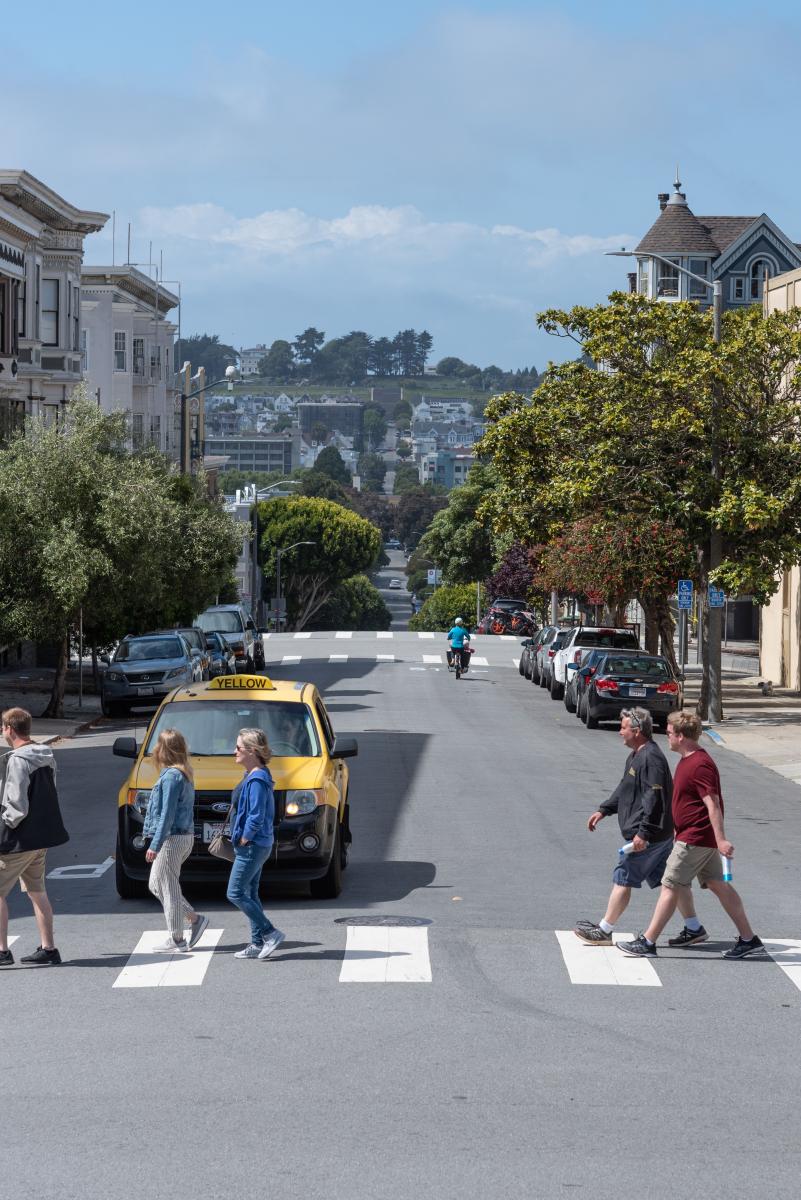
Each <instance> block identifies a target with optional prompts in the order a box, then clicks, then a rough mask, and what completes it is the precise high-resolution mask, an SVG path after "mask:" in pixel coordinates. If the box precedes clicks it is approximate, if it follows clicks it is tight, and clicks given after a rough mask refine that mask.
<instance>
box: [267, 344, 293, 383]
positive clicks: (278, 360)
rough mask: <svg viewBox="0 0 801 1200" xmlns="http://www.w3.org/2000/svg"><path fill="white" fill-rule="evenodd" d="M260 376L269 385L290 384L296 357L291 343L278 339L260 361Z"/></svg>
mask: <svg viewBox="0 0 801 1200" xmlns="http://www.w3.org/2000/svg"><path fill="white" fill-rule="evenodd" d="M258 369H259V374H260V375H261V376H262V378H264V379H266V380H267V381H268V382H269V383H289V382H290V380H291V379H292V377H293V375H294V372H295V357H294V355H293V353H292V347H291V345H290V344H289V342H287V341H284V340H283V339H281V338H278V339H277V340H276V341H274V342H273V344H272V346H270V349H269V350H268V351H267V353H266V354H265V356H264V358H261V359H259V363H258Z"/></svg>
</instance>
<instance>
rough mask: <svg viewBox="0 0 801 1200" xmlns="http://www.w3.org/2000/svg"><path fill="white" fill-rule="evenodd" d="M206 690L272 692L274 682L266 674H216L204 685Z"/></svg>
mask: <svg viewBox="0 0 801 1200" xmlns="http://www.w3.org/2000/svg"><path fill="white" fill-rule="evenodd" d="M206 691H207V692H274V691H275V684H274V683H273V681H272V679H268V678H267V676H266V675H218V676H217V678H216V679H212V681H211V683H209V684H208V685H207V687H206Z"/></svg>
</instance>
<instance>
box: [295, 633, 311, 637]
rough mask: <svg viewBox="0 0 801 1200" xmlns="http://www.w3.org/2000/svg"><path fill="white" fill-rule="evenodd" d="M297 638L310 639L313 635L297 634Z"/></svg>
mask: <svg viewBox="0 0 801 1200" xmlns="http://www.w3.org/2000/svg"><path fill="white" fill-rule="evenodd" d="M295 637H296V638H310V637H311V634H310V633H296V634H295Z"/></svg>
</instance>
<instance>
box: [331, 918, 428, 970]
mask: <svg viewBox="0 0 801 1200" xmlns="http://www.w3.org/2000/svg"><path fill="white" fill-rule="evenodd" d="M339 982H340V983H431V960H430V958H429V955H428V928H427V926H424V925H423V926H420V925H415V926H397V925H391V926H384V925H349V926H348V941H347V945H346V947H345V957H344V959H343V960H342V970H341V971H340V973H339Z"/></svg>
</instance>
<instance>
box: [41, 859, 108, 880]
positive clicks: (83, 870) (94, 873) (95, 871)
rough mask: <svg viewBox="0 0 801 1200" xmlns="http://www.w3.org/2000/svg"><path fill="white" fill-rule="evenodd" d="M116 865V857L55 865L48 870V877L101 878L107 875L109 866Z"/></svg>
mask: <svg viewBox="0 0 801 1200" xmlns="http://www.w3.org/2000/svg"><path fill="white" fill-rule="evenodd" d="M113 866H114V859H113V858H107V859H106V860H105V861H104V862H102V863H97V864H95V863H73V864H72V865H71V866H69V867H54V868H53V870H52V871H48V872H47V878H48V879H99V878H100V876H101V875H105V873H106V871H107V870H108V869H109V867H113Z"/></svg>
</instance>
